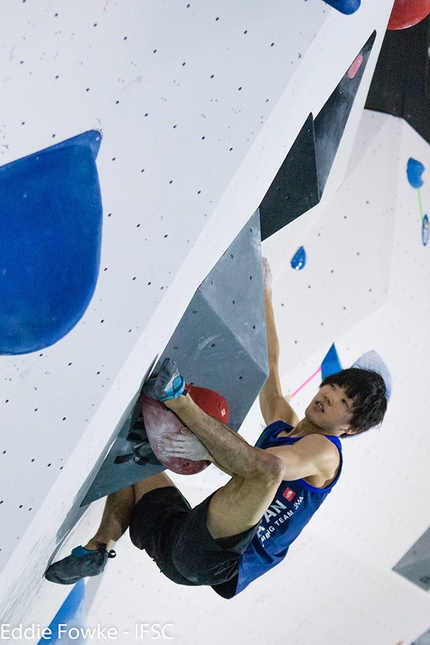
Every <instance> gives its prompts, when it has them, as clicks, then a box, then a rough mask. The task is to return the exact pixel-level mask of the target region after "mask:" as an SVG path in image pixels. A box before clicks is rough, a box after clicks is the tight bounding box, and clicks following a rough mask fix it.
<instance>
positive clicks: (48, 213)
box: [0, 130, 102, 354]
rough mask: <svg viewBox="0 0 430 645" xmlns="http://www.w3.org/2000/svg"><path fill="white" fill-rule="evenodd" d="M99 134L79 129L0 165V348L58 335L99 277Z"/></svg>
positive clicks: (33, 346) (50, 340) (32, 345)
mask: <svg viewBox="0 0 430 645" xmlns="http://www.w3.org/2000/svg"><path fill="white" fill-rule="evenodd" d="M100 142H101V134H100V132H98V131H96V130H92V131H90V132H85V133H84V134H81V135H79V136H77V137H73V138H72V139H68V140H67V141H64V142H62V143H60V144H58V145H56V146H52V147H50V148H47V149H45V150H42V151H40V152H36V153H34V154H32V155H30V156H28V157H24V158H23V159H19V160H17V161H14V162H12V163H9V164H7V165H5V166H3V167H1V168H0V206H1V207H0V354H26V353H29V352H34V351H36V350H39V349H41V348H44V347H48V346H49V345H52V344H54V343H55V342H57V341H58V340H59V339H60V338H63V336H65V335H66V334H68V333H69V331H70V330H71V329H72V328H73V327H74V326H75V325H76V323H77V322H78V321H79V320H80V318H81V317H82V316H83V314H84V312H85V310H86V308H87V307H88V304H89V302H90V300H91V298H92V295H93V293H94V289H95V286H96V283H97V278H98V272H99V262H100V251H101V232H102V203H101V194H100V187H99V181H98V175H97V167H96V157H97V153H98V150H99V147H100Z"/></svg>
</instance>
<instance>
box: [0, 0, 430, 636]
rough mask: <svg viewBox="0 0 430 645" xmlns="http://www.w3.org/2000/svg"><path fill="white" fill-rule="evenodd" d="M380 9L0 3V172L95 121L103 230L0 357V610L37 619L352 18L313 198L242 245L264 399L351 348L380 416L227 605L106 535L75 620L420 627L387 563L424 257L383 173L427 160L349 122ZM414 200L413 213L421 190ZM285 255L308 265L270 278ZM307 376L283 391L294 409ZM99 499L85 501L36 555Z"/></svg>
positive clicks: (421, 603) (412, 142)
mask: <svg viewBox="0 0 430 645" xmlns="http://www.w3.org/2000/svg"><path fill="white" fill-rule="evenodd" d="M391 5H392V0H381V1H380V2H378V3H372V2H371V0H367V1H366V0H363V1H362V6H361V8H360V10H359V11H358V12H357V13H356V14H354V15H353V16H343V15H341V14H340V13H338V12H336V11H335V10H334V9H332V8H330V7H329V6H328V5H326V4H324V3H323V2H322V0H307V1H306V0H291V2H288V3H285V2H284V1H283V0H282V1H281V0H273V1H272V2H270V3H264V4H262V3H260V2H256V1H253V0H247V1H246V2H245V1H242V0H239V1H238V2H234V3H231V2H227V0H212V1H210V0H209V1H206V2H203V0H202V1H200V0H190V2H186V1H184V2H178V1H177V0H175V1H174V0H166V1H165V2H159V0H153V1H151V0H148V2H146V3H142V2H139V1H138V0H134V1H133V0H131V1H129V2H127V4H126V6H125V4H124V3H120V2H116V1H114V0H100V1H98V0H97V1H96V0H94V1H93V2H91V3H89V2H88V1H85V0H75V1H74V2H73V3H68V4H66V3H62V2H60V1H59V0H40V1H39V2H37V3H36V2H34V0H24V1H23V2H13V1H12V0H6V3H5V7H6V9H5V10H4V12H3V18H2V21H1V23H0V35H1V38H0V79H1V84H2V93H1V99H0V106H1V110H0V163H1V164H6V163H8V162H11V161H13V160H16V159H19V158H21V157H23V156H25V155H27V154H30V153H32V152H36V151H38V150H41V149H43V148H46V147H48V146H49V145H52V144H54V143H57V142H59V141H62V140H65V139H67V138H69V137H72V136H75V135H77V134H79V133H81V132H84V131H86V130H89V129H93V128H95V129H100V130H101V131H102V133H103V141H102V144H101V148H100V153H99V156H98V158H97V168H98V172H99V177H100V185H101V190H102V199H103V208H104V222H103V226H104V229H103V246H102V260H101V262H102V264H101V270H100V277H99V282H98V285H97V289H96V292H95V295H94V297H93V300H92V302H91V303H90V306H89V308H88V310H87V312H86V314H85V316H84V317H83V319H82V320H81V321H80V322H79V324H78V325H77V326H76V327H75V329H73V330H72V332H71V333H70V334H69V335H68V336H66V337H65V338H64V339H62V340H61V341H59V342H58V343H56V344H55V345H54V346H53V347H50V348H47V349H45V350H42V351H40V352H37V353H34V354H30V355H24V356H19V357H9V356H2V357H0V379H1V380H0V418H1V430H0V438H1V444H0V457H1V470H0V473H1V474H0V502H1V504H0V526H1V534H0V549H1V551H0V576H1V584H0V621H2V622H3V623H10V624H12V625H16V624H20V623H24V624H31V623H37V624H41V625H48V624H49V622H50V620H51V619H52V617H53V616H54V614H55V612H56V611H57V609H58V607H59V606H60V605H61V603H62V601H63V600H64V598H65V597H66V595H67V593H68V592H69V591H70V589H68V588H66V589H64V588H61V587H57V586H54V585H51V584H49V583H48V582H46V581H44V579H43V577H42V575H43V571H44V568H45V566H46V563H47V562H48V560H49V558H50V557H51V556H52V554H53V553H54V551H55V550H56V548H57V545H58V544H59V542H60V541H61V540H62V539H63V538H64V537H65V536H66V535H67V533H68V531H69V529H70V527H71V526H72V525H73V524H74V523H75V521H76V520H77V519H78V518H79V514H80V512H79V502H80V499H81V498H82V495H81V494H82V491H83V490H84V489H85V487H86V486H87V485H88V478H89V477H90V476H91V473H92V471H93V469H94V467H95V466H96V464H97V462H98V460H99V458H100V456H101V455H102V454H103V453H104V451H105V449H106V448H107V447H108V446H109V443H110V440H111V438H112V437H113V435H114V432H115V428H116V427H117V424H118V422H119V421H120V419H121V416H122V414H123V412H124V410H125V409H126V407H127V405H128V404H129V402H130V400H131V399H132V397H133V395H134V393H135V391H136V390H137V388H138V387H139V384H140V381H141V379H142V377H143V375H144V374H145V372H146V370H147V368H148V367H149V365H150V364H151V362H152V360H153V359H154V358H155V356H156V355H157V354H160V353H161V352H162V350H163V348H164V346H165V344H166V342H167V341H168V339H169V337H170V335H171V334H172V332H173V330H174V329H175V327H176V324H177V322H178V321H179V319H180V318H181V316H182V314H183V312H184V310H185V308H186V306H187V304H188V302H189V300H190V298H191V297H192V295H193V293H194V291H195V289H196V288H197V286H198V285H199V283H200V282H201V281H202V280H203V279H204V277H205V276H206V274H207V273H208V272H209V270H210V269H211V268H212V267H213V265H214V264H215V263H216V261H217V260H218V258H219V257H220V256H221V254H222V253H223V251H224V250H225V249H226V248H227V247H228V245H229V244H230V242H231V241H232V240H233V239H234V237H235V235H236V234H237V233H238V232H239V231H240V230H241V228H242V227H243V225H244V224H245V223H246V221H247V220H248V219H249V218H250V216H251V215H252V213H253V212H254V211H255V209H256V208H257V207H258V205H259V203H260V202H261V199H262V198H263V196H264V194H265V192H266V191H267V189H268V187H269V185H270V183H271V181H272V179H273V177H274V176H275V174H276V172H277V170H278V168H279V166H280V164H281V163H282V161H283V159H284V157H285V156H286V154H287V152H288V150H289V149H290V147H291V144H292V143H293V141H294V139H295V137H296V135H297V133H298V132H299V130H300V128H301V126H302V124H303V122H304V120H305V119H306V117H307V115H308V114H309V113H310V112H312V113H313V114H317V113H318V112H319V110H320V109H321V107H322V106H323V105H324V103H325V101H326V100H327V98H328V96H329V95H330V94H331V92H332V91H333V89H334V87H335V86H336V85H337V83H338V82H339V80H340V79H341V78H342V76H343V75H344V74H345V72H346V70H347V69H348V67H349V65H350V64H351V63H352V61H353V60H354V58H355V56H356V54H357V53H358V52H359V51H360V49H361V48H362V46H363V45H364V43H365V42H366V41H367V39H368V38H369V36H370V34H371V33H372V31H373V30H374V29H376V30H377V39H376V42H375V45H374V48H373V51H372V54H371V56H370V59H369V63H368V66H367V68H366V72H365V75H364V79H363V81H362V85H361V87H360V90H359V93H358V95H357V99H356V101H355V104H354V107H353V110H352V113H351V116H350V120H349V122H348V126H347V129H346V131H345V135H344V138H343V140H342V144H341V147H340V149H339V152H338V156H337V158H336V161H335V164H334V166H333V169H332V174H331V176H330V178H329V181H328V183H327V186H326V190H325V193H324V197H323V200H322V202H321V204H320V205H319V206H317V207H316V208H314V209H313V210H312V211H311V212H309V213H307V214H306V215H304V216H302V217H301V218H300V219H298V220H297V221H295V222H293V223H292V224H291V225H290V226H288V227H287V228H286V229H284V230H283V231H281V232H280V233H278V234H277V235H276V236H274V237H273V238H270V239H268V240H267V241H266V242H265V243H264V245H263V247H264V252H265V253H266V254H267V256H268V257H269V259H270V261H271V264H272V267H273V272H274V276H275V285H274V290H275V300H276V314H277V319H278V323H279V329H280V336H281V344H282V349H283V359H282V372H283V382H284V384H285V391H286V392H288V391H289V392H291V391H294V390H295V389H296V388H297V387H298V386H300V384H301V383H303V382H304V381H305V380H306V379H307V378H308V377H309V375H310V374H311V373H313V372H314V371H315V369H316V368H317V367H318V365H319V363H320V361H321V360H322V358H323V356H324V355H325V353H326V351H327V350H328V347H329V346H330V344H331V343H332V342H334V341H336V346H337V348H338V352H339V356H340V359H341V361H342V362H343V364H344V365H348V364H350V363H352V362H354V360H356V358H358V356H359V355H361V354H362V353H364V352H365V351H368V350H371V349H374V350H376V351H378V353H380V355H381V356H382V358H383V359H384V360H385V362H386V363H387V364H388V366H389V368H390V371H391V373H392V375H393V381H394V388H393V396H392V401H391V404H390V411H389V414H388V416H387V420H386V422H385V423H384V427H383V429H381V430H380V431H374V432H373V433H371V434H369V435H368V436H365V437H361V438H360V439H356V440H352V441H351V442H350V443H348V444H347V445H345V453H346V462H347V467H346V469H345V474H344V478H343V481H342V483H341V484H340V485H339V490H338V491H336V495H335V494H333V495H332V496H331V498H330V499H329V501H328V502H327V503H326V506H325V508H324V511H323V510H321V513H320V514H319V516H318V517H316V518H315V519H314V522H313V524H312V526H310V527H308V529H307V530H306V532H305V534H304V535H303V536H302V539H301V541H300V543H297V545H296V546H295V547H294V549H292V550H291V554H290V555H289V561H288V562H285V564H284V566H282V567H279V568H278V570H277V571H274V572H272V573H271V574H269V575H267V576H266V578H265V579H263V580H262V581H259V582H258V583H255V585H253V586H251V587H250V588H249V589H248V590H247V591H246V592H244V593H243V594H242V595H241V596H239V597H238V598H237V599H236V600H234V601H232V602H229V603H227V602H226V601H223V600H222V599H220V598H218V597H216V596H215V594H213V592H211V591H210V590H207V589H203V590H201V589H199V590H196V589H189V588H182V587H175V586H174V585H173V584H172V583H170V582H169V581H168V580H165V579H163V578H162V576H161V575H160V574H159V573H158V571H157V570H156V567H155V566H154V565H153V564H152V563H151V562H150V561H149V560H148V558H147V557H146V556H145V555H143V554H141V553H139V552H138V551H137V550H135V549H133V548H132V547H131V546H130V544H129V542H128V538H127V537H125V538H124V539H123V540H122V541H121V542H120V544H119V545H118V558H117V559H116V560H114V561H111V562H109V567H108V569H107V570H106V573H105V574H104V576H103V577H102V578H101V579H97V580H91V581H90V582H88V584H87V594H86V595H87V605H88V610H87V625H88V626H90V627H92V626H97V625H101V626H105V627H115V628H116V629H118V631H119V633H120V634H121V636H120V637H118V639H117V642H121V643H124V644H125V645H128V644H129V643H130V644H132V643H136V642H141V641H142V642H145V640H144V639H140V640H139V639H137V638H136V634H135V632H134V625H135V624H155V623H157V624H166V623H171V624H172V626H171V627H169V631H168V634H172V635H173V639H172V641H171V642H174V643H178V644H180V645H183V644H187V643H189V644H190V645H197V644H198V645H201V644H204V645H212V643H218V642H224V643H226V645H230V644H231V645H233V643H237V642H242V641H245V640H246V642H249V643H258V642H260V641H261V640H263V639H264V640H265V641H267V640H270V641H271V642H272V643H275V644H276V645H277V644H278V643H279V645H281V644H283V643H285V642H291V643H294V645H302V644H303V645H311V643H312V644H314V643H318V645H333V644H335V645H356V644H357V645H358V643H360V644H361V643H363V642H365V643H378V645H397V643H399V642H401V641H404V644H405V645H409V643H410V642H411V641H412V639H413V638H416V637H417V636H419V634H420V633H422V632H424V631H425V630H426V629H428V627H429V626H430V606H429V601H428V597H427V595H426V594H425V592H423V591H422V590H419V589H418V588H416V587H414V586H413V585H412V584H411V583H409V582H407V581H405V580H404V579H403V578H401V577H400V576H398V575H397V574H395V573H393V572H391V567H392V566H393V565H394V564H395V563H396V562H397V561H398V559H400V557H401V556H402V555H403V553H404V552H406V551H407V550H408V549H409V548H410V546H411V545H412V544H413V543H414V542H415V541H416V539H417V538H418V537H419V536H420V535H421V534H422V533H423V532H424V531H425V530H426V529H427V528H428V525H429V517H428V511H427V508H428V497H429V484H428V476H427V463H428V459H427V455H428V452H429V448H430V446H429V440H428V437H427V434H428V433H427V431H426V427H425V423H424V420H425V419H426V416H427V414H426V412H427V410H426V383H427V382H428V376H429V374H428V370H429V368H428V365H429V364H430V361H429V360H428V359H429V357H428V346H427V337H426V329H427V326H428V320H429V311H428V295H427V292H428V282H429V269H430V265H429V256H428V248H425V247H423V245H422V243H421V237H420V235H421V230H420V216H419V209H418V200H417V195H416V191H415V190H414V189H413V188H412V187H411V186H410V185H409V184H408V182H407V179H406V163H407V160H408V158H409V157H414V158H416V159H419V160H420V161H422V163H423V164H424V165H425V166H426V167H429V165H430V155H429V151H428V145H427V144H426V143H425V142H423V141H422V140H421V139H420V137H419V136H418V135H417V134H416V133H415V132H414V131H413V130H411V128H410V127H409V126H407V125H406V124H404V123H403V122H401V121H397V120H396V119H393V118H392V117H388V116H385V115H376V114H372V113H368V112H365V113H364V114H363V112H362V108H363V105H364V101H365V97H366V92H367V88H368V86H369V83H370V80H371V76H372V70H373V68H374V65H375V63H376V58H377V54H378V51H379V48H380V46H381V42H382V38H383V34H384V30H385V26H386V23H387V21H388V16H389V13H390V8H391ZM360 119H361V123H360ZM353 146H354V147H353ZM59 190H61V187H59ZM422 199H423V206H424V207H426V204H427V208H429V206H428V204H430V191H429V189H428V184H427V183H425V185H424V187H423V189H422ZM301 245H304V246H305V248H306V251H307V254H308V262H307V265H306V267H305V268H304V269H303V271H301V272H294V271H293V270H292V269H291V267H290V266H289V261H290V259H291V257H292V255H293V254H294V253H295V251H296V250H297V248H298V247H299V246H301ZM316 385H317V383H316V381H313V382H312V383H311V384H310V385H309V386H306V388H304V389H303V390H302V391H301V393H300V396H299V395H298V396H297V397H296V403H297V406H298V409H299V410H303V405H304V404H305V401H306V398H307V397H308V396H311V395H312V394H313V391H314V390H313V388H314V387H316ZM259 429H260V419H259V417H258V414H257V412H253V413H251V414H250V417H249V420H248V421H247V423H246V425H245V426H244V428H243V433H244V434H245V436H246V437H247V438H248V439H249V440H250V441H253V440H254V439H255V438H256V436H257V435H258V432H259ZM222 481H223V479H222V476H221V475H218V474H216V473H214V472H212V473H209V472H208V471H206V473H205V474H203V475H202V476H201V477H198V478H193V479H192V480H187V481H185V482H184V481H183V480H181V485H183V486H184V487H185V488H184V490H185V491H186V492H187V494H189V496H190V499H191V500H192V501H198V499H200V498H201V497H202V496H203V495H204V494H207V492H208V490H212V489H213V487H214V486H217V485H219V484H220V483H221V482H222ZM100 510H101V504H100V503H96V504H94V505H93V506H91V508H90V509H89V511H88V512H87V513H86V514H85V515H84V517H83V518H82V519H81V520H80V521H79V522H78V524H77V527H76V529H75V530H74V532H73V533H72V534H71V535H70V536H69V537H68V538H67V540H66V541H65V543H64V545H63V547H62V550H60V551H59V553H58V555H59V556H60V555H63V554H64V553H66V552H67V551H68V550H69V549H70V547H71V546H74V545H75V544H77V543H80V542H81V541H83V540H85V536H87V535H88V533H89V532H91V531H92V530H93V529H94V526H95V524H96V523H97V518H98V516H99V514H100ZM125 631H128V632H129V634H128V635H125V634H124V632H125ZM145 638H146V640H147V641H148V640H150V636H149V635H147V636H146V637H145ZM164 640H167V639H164ZM26 642H29V643H31V642H34V643H36V642H37V639H33V640H31V639H28V640H26ZM89 642H92V643H95V642H106V640H105V639H103V637H100V638H99V639H96V638H92V639H91V640H90V641H89Z"/></svg>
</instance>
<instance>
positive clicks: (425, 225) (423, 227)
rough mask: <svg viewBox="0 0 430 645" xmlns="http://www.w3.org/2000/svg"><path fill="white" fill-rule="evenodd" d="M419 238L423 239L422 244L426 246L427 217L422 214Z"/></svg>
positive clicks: (427, 232) (427, 236)
mask: <svg viewBox="0 0 430 645" xmlns="http://www.w3.org/2000/svg"><path fill="white" fill-rule="evenodd" d="M421 238H422V241H423V244H424V246H427V243H428V241H429V218H428V216H427V215H424V217H423V226H422V229H421Z"/></svg>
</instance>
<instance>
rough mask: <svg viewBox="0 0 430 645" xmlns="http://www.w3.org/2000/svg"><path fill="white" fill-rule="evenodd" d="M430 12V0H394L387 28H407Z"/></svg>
mask: <svg viewBox="0 0 430 645" xmlns="http://www.w3.org/2000/svg"><path fill="white" fill-rule="evenodd" d="M429 13H430V0H395V2H394V6H393V10H392V12H391V16H390V20H389V21H388V27H387V29H390V30H393V31H394V30H396V29H407V28H408V27H412V26H413V25H416V24H418V23H419V22H421V20H424V18H425V17H426V16H428V15H429Z"/></svg>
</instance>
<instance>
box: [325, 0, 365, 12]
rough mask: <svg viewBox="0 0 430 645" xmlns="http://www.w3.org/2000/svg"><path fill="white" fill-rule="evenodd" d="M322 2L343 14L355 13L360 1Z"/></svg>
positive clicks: (335, 0) (326, 0)
mask: <svg viewBox="0 0 430 645" xmlns="http://www.w3.org/2000/svg"><path fill="white" fill-rule="evenodd" d="M324 2H326V3H327V4H329V5H330V6H331V7H333V8H334V9H337V10H338V11H340V12H341V13H345V14H351V13H355V11H357V9H359V8H360V4H361V0H324Z"/></svg>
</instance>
